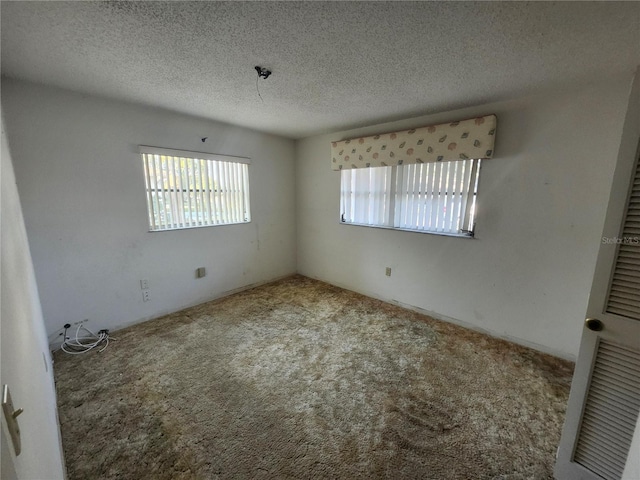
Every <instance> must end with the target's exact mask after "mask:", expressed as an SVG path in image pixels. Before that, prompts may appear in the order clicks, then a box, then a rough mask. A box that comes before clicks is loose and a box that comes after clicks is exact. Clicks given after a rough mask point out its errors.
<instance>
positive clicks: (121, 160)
mask: <svg viewBox="0 0 640 480" xmlns="http://www.w3.org/2000/svg"><path fill="white" fill-rule="evenodd" d="M2 101H3V106H4V110H5V118H6V125H7V133H8V137H9V140H10V142H11V146H12V154H13V158H14V164H15V171H16V177H17V181H18V191H19V192H20V197H21V199H22V205H23V210H24V216H25V223H26V228H27V232H28V235H29V241H30V245H31V253H32V256H33V263H34V266H35V272H36V279H37V282H38V286H39V289H40V297H41V301H42V309H43V312H44V317H45V324H46V326H47V330H48V332H49V333H51V332H53V331H55V330H57V329H59V328H60V327H62V325H63V324H64V323H66V322H70V323H73V322H76V321H79V320H82V319H84V318H88V319H90V322H89V325H90V326H93V328H94V329H100V328H114V327H118V326H122V325H124V324H129V323H134V322H137V321H140V320H144V319H148V318H152V317H155V316H158V315H160V314H163V313H166V312H169V311H175V310H179V309H181V308H183V307H185V306H189V305H193V304H197V303H201V302H203V301H206V300H209V299H212V298H216V297H218V296H221V295H223V294H224V293H226V292H229V291H231V290H235V289H239V288H242V287H245V286H248V285H251V284H255V283H260V282H265V281H268V280H271V279H275V278H278V277H282V276H285V275H288V274H291V273H294V272H295V270H296V258H295V207H294V193H295V191H294V176H295V173H294V166H295V165H294V143H293V141H291V140H287V139H283V138H279V137H276V136H272V135H266V134H262V133H258V132H255V131H252V130H247V129H243V128H238V127H234V126H230V125H225V124H221V123H216V122H212V121H208V120H204V119H198V118H193V117H188V116H183V115H179V114H175V113H172V112H168V111H165V110H160V109H153V108H146V107H143V106H138V105H133V104H126V103H119V102H115V101H111V100H107V99H101V98H96V97H90V96H86V95H81V94H76V93H71V92H68V91H65V90H59V89H53V88H48V87H42V86H37V85H34V84H29V83H23V82H18V81H13V80H3V83H2ZM256 108H265V107H264V106H263V105H261V104H256ZM205 136H206V137H209V138H208V140H207V141H206V143H202V141H201V137H205ZM140 144H142V145H152V146H158V147H166V148H175V149H183V150H194V151H205V152H212V153H220V154H228V155H239V156H246V157H250V158H251V159H252V164H251V166H250V188H251V213H252V222H251V223H249V224H242V225H232V226H219V227H208V228H199V229H191V230H181V231H173V232H159V233H158V232H156V233H149V232H148V231H147V213H146V203H145V202H146V200H145V193H144V180H143V175H142V162H141V160H140V156H139V154H138V153H137V146H138V145H140ZM201 266H203V267H206V268H207V276H206V277H204V278H202V279H196V278H195V269H196V268H197V267H201ZM143 278H144V279H148V280H149V284H150V293H151V301H149V302H147V303H144V302H143V301H142V295H141V290H140V283H139V281H140V279H143Z"/></svg>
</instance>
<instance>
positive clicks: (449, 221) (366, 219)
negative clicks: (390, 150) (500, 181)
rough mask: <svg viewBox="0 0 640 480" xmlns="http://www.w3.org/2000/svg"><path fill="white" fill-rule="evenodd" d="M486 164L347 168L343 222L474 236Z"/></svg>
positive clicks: (461, 162) (342, 197)
mask: <svg viewBox="0 0 640 480" xmlns="http://www.w3.org/2000/svg"><path fill="white" fill-rule="evenodd" d="M479 173H480V160H479V159H470V160H459V161H452V162H436V163H421V164H411V165H399V166H395V167H374V168H359V169H344V170H341V190H340V215H341V217H340V221H341V222H342V223H345V224H354V225H368V226H376V227H387V228H397V229H402V230H411V231H417V232H425V233H441V234H448V235H460V236H473V229H474V225H475V207H476V194H477V191H478V178H479Z"/></svg>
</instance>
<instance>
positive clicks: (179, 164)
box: [140, 147, 251, 232]
mask: <svg viewBox="0 0 640 480" xmlns="http://www.w3.org/2000/svg"><path fill="white" fill-rule="evenodd" d="M140 153H141V155H142V163H143V166H144V176H145V186H146V193H147V209H148V213H149V231H152V232H155V231H162V230H177V229H182V228H194V227H208V226H213V225H229V224H234V223H247V222H249V221H251V213H250V209H249V165H248V163H249V159H246V158H242V157H232V156H225V155H213V154H207V153H197V152H186V151H181V150H167V149H160V148H154V147H140Z"/></svg>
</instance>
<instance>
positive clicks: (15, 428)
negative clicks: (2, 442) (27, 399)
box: [2, 385, 24, 457]
mask: <svg viewBox="0 0 640 480" xmlns="http://www.w3.org/2000/svg"><path fill="white" fill-rule="evenodd" d="M2 411H3V412H4V418H5V420H6V421H7V427H8V429H9V434H10V435H11V440H12V442H13V448H14V449H15V451H16V457H17V456H18V455H20V451H21V450H22V446H21V444H20V426H19V425H18V415H20V414H21V413H22V412H24V410H23V409H22V408H18V409H17V410H16V409H15V408H13V401H12V400H11V393H10V392H9V385H5V386H4V388H3V389H2Z"/></svg>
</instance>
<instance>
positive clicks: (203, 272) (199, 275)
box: [196, 267, 207, 278]
mask: <svg viewBox="0 0 640 480" xmlns="http://www.w3.org/2000/svg"><path fill="white" fill-rule="evenodd" d="M206 274H207V270H206V269H205V268H204V267H200V268H196V278H202V277H204V276H205V275H206Z"/></svg>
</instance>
